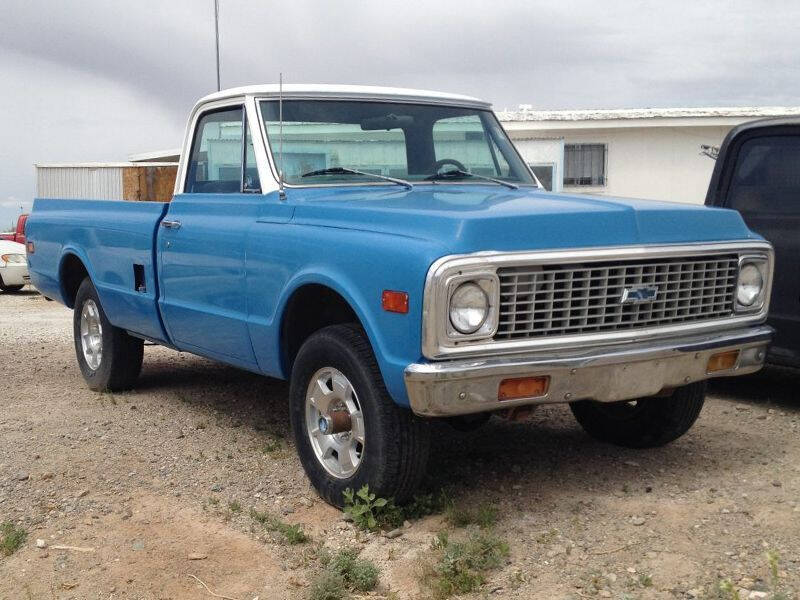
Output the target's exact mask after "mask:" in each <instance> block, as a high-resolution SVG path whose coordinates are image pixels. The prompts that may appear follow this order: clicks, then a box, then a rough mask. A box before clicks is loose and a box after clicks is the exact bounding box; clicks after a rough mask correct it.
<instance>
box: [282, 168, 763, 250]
mask: <svg viewBox="0 0 800 600" xmlns="http://www.w3.org/2000/svg"><path fill="white" fill-rule="evenodd" d="M289 193H290V197H289V200H290V202H291V203H293V204H294V205H295V210H294V218H293V219H292V221H293V222H294V223H296V224H306V225H315V226H325V227H337V228H342V229H359V230H365V231H373V232H380V233H386V234H392V235H397V236H405V237H413V238H421V239H426V240H430V241H432V242H436V243H438V244H441V245H442V246H444V247H445V248H446V249H447V250H448V252H451V253H465V252H476V251H482V250H497V251H514V250H537V249H551V248H571V247H572V248H574V247H587V246H617V245H636V244H669V243H685V242H703V241H725V240H741V239H759V238H758V236H757V235H755V234H753V233H752V232H750V231H749V230H748V229H747V227H746V226H745V224H744V221H742V218H741V217H740V216H739V213H737V212H735V211H731V210H724V209H713V208H706V207H704V206H701V205H690V204H680V203H672V202H656V201H651V200H636V199H630V198H609V197H604V196H603V197H598V196H584V195H577V194H576V195H570V194H554V193H550V192H546V191H540V190H538V189H536V188H527V187H523V188H520V189H518V190H511V189H507V188H501V187H499V186H496V185H474V184H468V185H454V184H437V185H418V186H415V187H414V189H413V190H405V189H403V188H399V187H397V188H395V187H384V186H380V187H377V186H374V187H365V186H361V187H358V188H351V187H347V188H331V187H327V188H315V189H308V188H306V189H302V190H301V189H297V190H290V192H289Z"/></svg>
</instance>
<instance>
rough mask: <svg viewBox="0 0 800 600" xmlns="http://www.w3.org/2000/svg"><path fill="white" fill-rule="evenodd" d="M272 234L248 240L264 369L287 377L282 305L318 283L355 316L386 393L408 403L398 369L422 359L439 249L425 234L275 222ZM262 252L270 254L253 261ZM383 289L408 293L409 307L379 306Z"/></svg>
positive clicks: (254, 335)
mask: <svg viewBox="0 0 800 600" xmlns="http://www.w3.org/2000/svg"><path fill="white" fill-rule="evenodd" d="M274 233H275V235H274V236H273V235H270V236H265V237H261V236H259V238H258V239H257V240H253V241H251V244H252V245H255V246H257V248H255V249H254V251H253V252H251V253H249V258H248V266H247V277H248V281H247V288H248V294H249V296H250V298H252V302H251V305H250V319H251V320H250V326H251V339H252V342H253V349H254V351H255V354H256V358H257V360H258V364H259V367H260V368H261V370H262V371H264V372H265V373H267V374H269V375H273V376H278V377H282V378H288V377H289V376H290V373H288V372H286V367H285V365H283V364H282V361H281V343H282V341H281V339H280V330H281V322H282V320H283V317H284V315H285V312H286V309H287V305H288V303H289V300H290V299H291V297H292V295H293V294H294V293H295V292H296V291H297V290H298V289H299V288H301V287H302V286H304V285H308V284H317V285H323V286H326V287H328V288H330V289H331V290H333V291H335V292H336V293H337V294H339V295H340V296H341V297H342V298H344V299H345V301H346V302H347V303H348V304H349V305H350V307H351V308H352V309H353V312H354V313H355V314H356V315H357V316H358V318H359V320H360V321H361V325H362V326H363V327H364V330H365V332H366V334H367V337H368V339H369V341H370V344H371V345H372V349H373V351H374V353H375V358H376V360H377V362H378V366H379V368H380V370H381V374H382V375H383V379H384V383H385V385H386V388H387V390H388V392H389V394H390V395H391V396H392V398H394V400H395V401H396V402H397V403H398V404H401V405H405V406H408V397H407V393H406V389H405V382H404V380H403V371H404V369H405V367H407V366H408V365H409V364H411V363H413V362H415V361H417V360H420V357H421V331H422V302H423V297H422V295H423V290H424V284H425V277H426V275H427V272H428V268H429V267H430V265H431V264H432V263H433V261H434V260H436V259H437V258H439V257H440V256H442V255H443V254H445V253H446V252H445V250H444V248H443V247H441V246H440V245H438V244H435V243H431V242H429V241H427V240H418V239H410V238H406V237H401V236H396V235H391V234H385V233H375V232H368V231H350V230H342V229H338V228H329V227H319V226H297V227H292V226H290V227H289V228H286V227H284V228H283V229H280V228H277V227H276V228H275V229H274ZM282 233H289V234H293V235H292V236H291V240H288V239H287V240H286V243H285V244H284V243H281V242H280V241H279V240H277V239H276V237H278V238H279V237H280V235H281V234H282ZM261 256H263V257H265V258H266V257H269V260H268V261H267V260H264V261H261V260H258V258H259V257H261ZM310 257H312V258H313V260H310V259H309V258H310ZM276 261H277V262H276ZM281 277H283V281H282V285H278V283H279V280H280V278H281ZM270 290H272V292H273V294H274V295H273V296H272V298H274V303H273V302H271V301H270V297H271V294H270ZM383 290H398V291H404V292H407V293H408V295H409V311H408V313H407V314H398V313H390V312H386V311H384V310H383V309H382V306H381V295H382V292H383Z"/></svg>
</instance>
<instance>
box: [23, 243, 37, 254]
mask: <svg viewBox="0 0 800 600" xmlns="http://www.w3.org/2000/svg"><path fill="white" fill-rule="evenodd" d="M25 250H26V251H27V252H28V254H33V253H34V252H35V251H36V248H34V246H33V242H28V243H26V244H25Z"/></svg>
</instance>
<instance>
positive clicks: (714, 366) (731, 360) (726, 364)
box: [706, 350, 739, 373]
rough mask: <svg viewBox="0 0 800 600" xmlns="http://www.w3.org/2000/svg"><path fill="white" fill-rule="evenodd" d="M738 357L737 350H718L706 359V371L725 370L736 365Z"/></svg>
mask: <svg viewBox="0 0 800 600" xmlns="http://www.w3.org/2000/svg"><path fill="white" fill-rule="evenodd" d="M738 359H739V351H738V350H728V351H727V352H720V353H719V354H712V355H711V358H709V359H708V367H707V368H706V371H707V372H708V373H713V372H714V371H727V370H728V369H732V368H733V367H735V366H736V361H737V360H738Z"/></svg>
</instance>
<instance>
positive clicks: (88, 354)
mask: <svg viewBox="0 0 800 600" xmlns="http://www.w3.org/2000/svg"><path fill="white" fill-rule="evenodd" d="M72 321H73V333H74V338H75V354H76V355H77V357H78V366H79V367H80V369H81V373H82V374H83V378H84V379H85V380H86V383H87V384H88V386H89V388H90V389H92V390H95V391H98V392H102V391H106V390H108V391H112V392H116V391H120V390H126V389H130V388H131V387H133V385H134V383H136V379H137V378H138V377H139V372H140V371H141V370H142V356H143V353H144V342H143V341H142V340H141V339H139V338H135V337H133V336H131V335H128V333H127V332H126V331H125V330H124V329H120V328H119V327H114V326H113V325H112V324H111V323H109V321H108V319H107V318H106V314H105V312H103V307H102V306H101V304H100V298H99V297H98V295H97V290H95V288H94V285H93V284H92V282H91V280H90V279H89V278H88V277H87V278H86V279H84V280H83V282H82V283H81V285H80V287H79V288H78V293H77V295H76V296H75V308H74V311H73V318H72Z"/></svg>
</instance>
